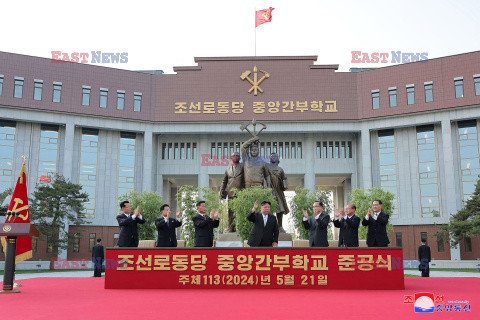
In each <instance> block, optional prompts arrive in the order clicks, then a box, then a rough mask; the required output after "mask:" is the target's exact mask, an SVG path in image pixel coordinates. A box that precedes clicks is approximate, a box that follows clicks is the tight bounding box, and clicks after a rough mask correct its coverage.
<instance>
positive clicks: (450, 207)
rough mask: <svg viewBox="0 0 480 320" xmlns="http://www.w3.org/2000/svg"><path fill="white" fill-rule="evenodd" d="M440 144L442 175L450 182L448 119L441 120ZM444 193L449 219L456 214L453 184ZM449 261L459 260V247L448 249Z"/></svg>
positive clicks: (451, 154)
mask: <svg viewBox="0 0 480 320" xmlns="http://www.w3.org/2000/svg"><path fill="white" fill-rule="evenodd" d="M442 143H443V146H442V147H443V154H442V157H443V169H444V170H443V174H444V176H445V177H444V181H451V177H454V176H455V175H454V163H453V153H454V151H455V150H454V148H453V141H452V125H451V123H450V120H449V119H443V120H442ZM445 187H446V191H447V192H446V193H445V197H447V199H446V200H447V201H446V203H447V214H446V215H445V216H447V217H450V216H451V215H453V214H455V213H457V210H458V208H457V206H456V203H457V200H456V197H457V192H456V190H455V183H446V185H445ZM450 259H451V260H461V257H460V245H459V246H457V248H452V247H450Z"/></svg>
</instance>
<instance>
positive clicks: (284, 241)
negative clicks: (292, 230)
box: [278, 233, 293, 247]
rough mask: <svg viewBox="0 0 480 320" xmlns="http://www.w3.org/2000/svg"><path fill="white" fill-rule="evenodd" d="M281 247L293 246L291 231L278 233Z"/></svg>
mask: <svg viewBox="0 0 480 320" xmlns="http://www.w3.org/2000/svg"><path fill="white" fill-rule="evenodd" d="M278 246H279V247H293V241H292V235H291V234H289V233H280V234H279V235H278Z"/></svg>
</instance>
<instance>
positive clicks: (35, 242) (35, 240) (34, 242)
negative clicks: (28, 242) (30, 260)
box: [32, 237, 38, 253]
mask: <svg viewBox="0 0 480 320" xmlns="http://www.w3.org/2000/svg"><path fill="white" fill-rule="evenodd" d="M37 250H38V238H33V237H32V252H33V253H35V252H37Z"/></svg>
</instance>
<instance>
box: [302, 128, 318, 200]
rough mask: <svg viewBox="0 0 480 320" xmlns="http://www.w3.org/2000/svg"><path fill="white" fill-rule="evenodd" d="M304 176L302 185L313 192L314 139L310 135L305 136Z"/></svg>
mask: <svg viewBox="0 0 480 320" xmlns="http://www.w3.org/2000/svg"><path fill="white" fill-rule="evenodd" d="M304 150H305V152H304V157H305V159H304V163H305V176H304V187H305V188H306V189H308V190H310V191H312V192H315V187H316V186H315V141H314V139H313V137H312V136H311V135H308V136H307V137H306V138H305V149H304Z"/></svg>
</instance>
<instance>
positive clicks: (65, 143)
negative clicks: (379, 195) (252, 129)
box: [0, 51, 480, 260]
mask: <svg viewBox="0 0 480 320" xmlns="http://www.w3.org/2000/svg"><path fill="white" fill-rule="evenodd" d="M316 60H317V57H316V56H295V57H220V58H196V59H195V62H196V63H197V65H196V66H191V67H185V66H184V67H175V68H174V71H175V72H176V74H163V73H162V72H141V71H138V72H135V71H126V70H119V69H113V68H105V67H98V66H92V65H85V64H78V63H59V62H58V61H52V60H50V59H45V58H38V57H30V56H23V55H18V54H11V53H4V52H0V151H1V152H0V191H3V190H4V189H7V188H8V187H12V186H13V185H14V183H15V181H16V177H17V176H18V173H19V171H20V167H21V156H22V155H28V159H29V160H28V167H27V172H28V175H29V181H28V190H30V191H33V190H34V189H35V186H36V184H39V183H48V181H49V180H50V179H51V177H52V176H53V175H54V174H55V173H59V174H62V175H64V176H65V177H66V178H68V179H70V180H71V181H72V182H74V183H78V184H81V185H82V186H83V187H84V190H86V191H87V192H88V194H89V197H90V201H89V203H88V204H87V205H86V211H85V213H84V214H85V217H86V218H87V219H88V220H89V222H90V224H88V225H85V226H83V227H82V228H81V229H82V230H78V229H77V228H76V227H74V226H68V225H66V226H65V228H66V230H67V231H68V232H72V233H80V234H81V239H80V241H79V242H78V243H76V244H75V245H74V246H72V248H70V249H69V250H68V251H67V252H62V253H61V256H62V257H63V258H68V259H79V258H88V257H89V256H90V253H89V250H90V248H91V247H92V246H93V244H94V242H95V239H96V238H102V239H103V243H104V245H106V246H113V245H114V244H115V243H116V239H117V238H118V225H117V222H116V219H115V217H116V214H118V212H119V208H118V197H119V196H120V195H122V194H125V193H126V192H127V191H129V190H133V189H136V190H139V191H156V192H158V193H160V194H161V195H162V196H163V199H164V200H166V201H167V202H169V203H171V204H172V206H173V208H172V209H175V208H174V201H173V200H174V199H175V194H176V190H177V188H179V187H180V186H182V185H186V184H189V185H198V186H201V187H211V188H219V187H220V185H221V180H222V178H223V173H224V171H225V168H226V167H227V166H228V165H229V161H227V160H225V158H226V157H227V158H228V156H229V155H230V153H231V152H232V151H234V150H239V148H240V145H241V143H242V142H243V141H245V140H246V139H248V137H249V134H248V133H246V132H242V131H241V130H240V125H241V124H242V123H244V122H246V121H251V120H252V119H253V118H255V119H256V120H257V122H258V123H259V124H258V125H257V130H258V129H259V128H260V126H261V125H262V124H264V125H266V127H267V129H265V130H264V131H262V133H261V135H260V136H261V146H260V151H261V154H262V155H263V156H267V157H268V155H269V154H270V152H277V153H278V154H279V156H280V160H281V166H282V167H283V168H284V170H285V172H286V173H287V175H288V178H289V182H290V188H289V189H290V190H294V189H295V187H296V186H305V187H306V188H309V189H311V190H314V189H315V188H316V187H318V186H326V187H329V188H330V189H331V190H332V191H333V195H334V202H335V205H336V206H337V207H343V206H344V205H345V204H346V203H347V202H348V200H349V199H348V194H349V192H351V191H352V190H353V189H355V188H371V187H381V188H383V189H386V190H389V191H391V192H392V193H394V194H395V200H394V201H395V211H394V214H393V215H392V217H391V221H392V224H393V225H394V231H393V232H392V233H391V234H390V241H391V245H393V246H402V247H403V248H404V257H405V259H416V258H417V257H416V255H417V253H416V248H417V247H418V245H420V239H421V238H422V237H426V238H427V239H428V243H429V245H430V247H431V248H432V255H433V258H434V259H442V260H449V259H454V260H455V259H456V260H459V259H464V260H465V259H467V260H470V259H477V258H479V257H480V239H479V238H478V237H476V238H472V239H464V241H463V242H462V243H461V245H460V246H459V248H456V249H455V248H450V246H449V244H448V242H445V243H439V242H437V241H436V238H435V237H433V233H435V231H436V230H438V226H439V225H443V224H446V223H448V220H449V217H450V215H452V214H454V213H456V212H457V211H458V210H460V209H461V208H462V207H463V201H465V200H467V199H469V197H470V196H471V194H472V193H473V190H474V186H475V183H476V181H477V179H478V175H479V174H480V164H479V151H478V149H479V130H480V127H479V121H478V119H479V118H480V111H479V110H480V109H479V106H480V52H479V51H477V52H472V53H465V54H460V55H455V56H449V57H443V58H438V59H431V60H428V61H424V62H415V63H409V64H401V65H395V66H390V67H384V68H379V69H371V70H351V71H350V72H338V71H337V70H338V65H320V64H315V62H316ZM34 244H35V245H34V259H48V257H49V252H48V251H49V249H51V248H47V246H46V242H45V239H42V238H40V239H36V240H35V243H34Z"/></svg>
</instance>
